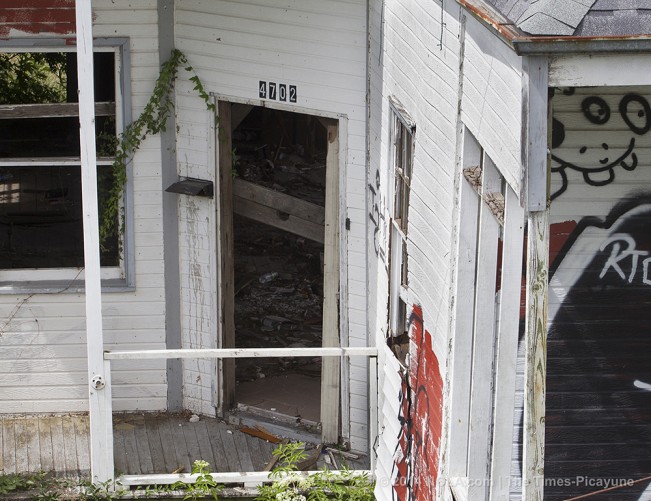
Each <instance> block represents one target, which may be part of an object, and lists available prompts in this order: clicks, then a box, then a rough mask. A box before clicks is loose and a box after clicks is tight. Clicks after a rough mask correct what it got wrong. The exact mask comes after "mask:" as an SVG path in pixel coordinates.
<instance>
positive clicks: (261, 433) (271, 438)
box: [240, 426, 282, 444]
mask: <svg viewBox="0 0 651 501" xmlns="http://www.w3.org/2000/svg"><path fill="white" fill-rule="evenodd" d="M240 431H241V432H242V433H246V434H247V435H251V436H253V437H258V438H261V439H262V440H266V441H267V442H271V443H272V444H279V443H280V442H282V439H281V438H280V437H277V436H276V435H273V434H271V433H269V432H268V431H267V430H265V429H264V428H263V427H262V426H256V427H255V428H252V427H250V426H242V427H240Z"/></svg>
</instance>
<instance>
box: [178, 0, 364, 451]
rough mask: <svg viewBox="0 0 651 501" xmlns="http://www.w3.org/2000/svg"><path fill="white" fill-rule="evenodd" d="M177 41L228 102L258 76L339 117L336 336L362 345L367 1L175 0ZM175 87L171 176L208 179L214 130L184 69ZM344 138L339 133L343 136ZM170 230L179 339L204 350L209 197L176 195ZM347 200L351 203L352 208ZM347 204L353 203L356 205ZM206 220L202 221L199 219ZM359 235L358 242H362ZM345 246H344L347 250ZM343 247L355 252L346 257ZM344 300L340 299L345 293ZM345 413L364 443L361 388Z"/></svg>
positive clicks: (212, 303) (197, 396) (209, 302)
mask: <svg viewBox="0 0 651 501" xmlns="http://www.w3.org/2000/svg"><path fill="white" fill-rule="evenodd" d="M175 16H176V34H175V35H176V45H177V46H178V47H179V48H180V49H181V50H182V51H183V52H184V53H185V54H186V55H187V57H188V59H189V61H190V64H191V65H192V66H193V67H194V68H195V70H196V71H197V73H198V74H199V76H200V77H201V79H202V81H203V84H204V86H205V88H206V90H207V91H208V92H212V93H215V94H219V95H222V96H226V97H228V98H232V99H240V100H241V99H254V100H257V99H258V82H259V81H260V80H270V81H276V82H285V83H287V84H292V85H296V86H297V91H298V101H297V103H296V105H297V107H298V108H304V109H305V110H306V111H305V112H306V113H310V112H311V110H313V112H314V113H317V114H318V113H325V114H333V113H334V114H342V115H345V116H346V117H347V120H346V123H345V127H342V126H341V125H342V123H343V122H340V144H341V145H342V146H341V150H342V155H341V157H340V160H341V161H340V172H341V175H342V177H343V179H342V183H341V186H342V187H343V188H344V191H343V192H342V196H341V198H342V200H343V202H342V203H343V204H345V208H343V207H342V210H347V209H348V208H349V207H350V209H349V210H347V212H346V213H345V214H342V216H343V217H344V218H345V217H349V218H350V220H351V225H350V226H351V229H350V231H346V232H343V233H342V249H344V251H343V253H344V255H346V256H347V257H348V260H349V266H348V268H347V269H345V270H344V271H343V276H347V281H346V282H345V283H344V287H347V294H348V297H345V298H344V299H342V303H341V304H342V305H346V304H348V308H347V311H344V312H342V318H347V319H348V320H349V321H348V326H347V327H346V330H345V331H344V332H342V340H343V342H344V343H347V344H350V345H351V346H364V345H366V343H367V335H366V304H365V302H364V301H361V300H357V299H356V298H360V299H361V298H364V297H365V296H366V262H365V256H363V255H359V251H360V250H361V249H363V248H364V245H365V244H364V242H365V236H366V226H365V223H366V210H365V206H364V203H363V197H364V194H365V189H366V176H365V174H366V153H365V152H366V143H365V137H366V46H367V39H366V2H364V1H362V0H327V1H323V0H321V1H319V0H303V1H299V0H289V1H288V2H284V3H280V2H278V1H277V0H242V1H238V2H232V1H223V0H216V1H211V2H206V1H201V0H182V1H180V2H177V3H176V11H175ZM181 77H182V81H180V82H179V85H178V86H177V112H178V124H179V133H178V150H177V157H178V159H179V173H180V174H181V175H187V176H192V177H199V178H204V179H214V177H215V162H214V155H215V151H214V148H215V147H214V145H213V142H214V138H213V134H214V131H212V130H211V129H210V125H211V120H210V114H209V113H208V112H206V110H205V107H204V106H203V103H202V102H201V101H200V100H199V99H198V98H197V97H196V95H195V93H194V92H193V90H192V87H193V84H192V83H190V82H188V81H187V80H185V81H183V79H186V78H187V75H183V74H182V75H181ZM342 136H345V137H342ZM180 198H182V199H181V200H180V210H179V229H180V256H181V273H182V277H181V287H182V297H183V301H182V315H183V318H182V325H183V339H184V346H186V345H187V346H189V345H190V344H192V345H197V344H202V347H205V348H209V347H212V346H213V344H212V343H215V342H216V336H217V328H216V327H217V324H218V319H217V318H216V315H217V303H216V290H215V287H216V268H215V265H216V261H215V255H216V254H215V253H216V247H215V242H216V230H215V228H216V220H215V207H214V202H212V201H205V200H200V201H199V200H189V198H191V197H180ZM353 204H354V205H353ZM355 209H356V210H355ZM205 223H207V224H205ZM358 242H362V244H361V246H360V245H359V243H358ZM347 246H348V247H347ZM348 248H350V249H353V250H354V251H355V252H357V254H356V255H355V256H348V253H347V251H348ZM348 298H350V301H349V302H347V301H346V300H345V299H348ZM350 366H351V378H350V379H353V377H352V375H353V374H354V376H355V378H358V379H361V380H363V381H366V379H367V369H366V361H365V360H361V359H354V360H351V361H350ZM210 371H211V366H210V364H204V365H203V366H202V365H201V364H191V363H190V364H187V363H186V372H188V373H190V372H191V373H192V375H193V376H195V377H191V376H188V374H186V377H185V378H184V379H186V381H188V379H192V381H194V383H193V384H192V386H191V387H189V388H188V390H189V391H191V393H192V396H191V397H190V395H187V397H186V401H187V403H188V404H191V405H192V407H193V408H196V409H197V410H206V409H211V408H212V406H213V405H214V401H213V400H212V397H211V394H210V391H206V389H210V384H211V375H210ZM343 398H344V399H348V398H349V399H350V407H351V412H350V416H351V420H350V422H348V423H344V425H343V427H344V428H343V430H342V435H343V436H344V437H346V438H350V441H351V445H352V447H353V448H356V449H360V450H366V449H367V447H368V437H367V434H368V430H367V422H366V420H364V419H362V416H364V415H366V413H367V412H368V405H367V398H368V395H367V390H366V386H364V387H361V386H356V387H355V391H352V390H351V391H350V395H349V396H346V395H344V397H343Z"/></svg>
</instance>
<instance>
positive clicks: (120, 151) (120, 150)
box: [99, 49, 217, 247]
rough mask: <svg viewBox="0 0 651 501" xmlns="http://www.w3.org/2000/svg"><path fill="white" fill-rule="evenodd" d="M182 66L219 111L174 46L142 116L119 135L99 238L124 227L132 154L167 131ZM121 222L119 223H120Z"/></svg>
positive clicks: (201, 94) (210, 107) (209, 106)
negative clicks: (174, 92) (153, 136)
mask: <svg viewBox="0 0 651 501" xmlns="http://www.w3.org/2000/svg"><path fill="white" fill-rule="evenodd" d="M181 66H183V68H184V69H185V71H186V72H188V73H192V76H190V77H189V80H190V81H191V82H192V83H193V84H194V87H193V89H194V90H195V91H196V92H197V94H198V96H199V97H200V98H201V99H202V100H203V101H204V103H205V105H206V109H207V110H209V111H211V112H212V113H216V112H217V108H216V106H215V103H213V102H212V99H211V98H210V95H209V94H208V93H207V92H206V90H205V88H204V86H203V83H202V82H201V80H200V79H199V76H198V75H197V74H196V73H195V72H194V69H193V68H192V66H190V65H189V64H188V59H187V57H186V56H185V54H183V53H182V52H181V51H180V50H178V49H174V50H172V54H171V56H170V58H169V59H168V60H167V61H166V62H165V63H163V65H162V66H161V70H160V73H159V75H158V78H157V79H156V83H155V84H154V89H153V91H152V94H151V96H150V98H149V101H148V102H147V104H146V105H145V107H144V109H143V111H142V113H141V114H140V116H139V117H138V118H137V119H136V120H135V121H133V122H132V123H130V124H129V125H127V126H126V127H125V129H124V131H123V132H122V134H120V136H119V138H118V144H117V147H116V151H115V159H114V161H113V175H114V176H115V179H114V183H113V186H112V188H111V190H110V192H109V194H108V197H107V198H106V200H105V201H103V203H104V206H103V207H102V210H103V217H102V220H101V221H100V228H99V234H100V242H101V243H102V247H103V246H104V243H105V242H107V240H108V239H109V238H110V236H111V235H115V234H116V232H117V230H118V228H119V229H120V230H121V231H122V230H124V210H123V207H122V196H123V193H124V187H125V185H126V183H127V165H128V163H129V160H130V159H131V157H132V156H133V155H134V154H135V152H136V151H137V150H138V148H140V145H141V144H142V142H143V141H144V140H145V139H147V137H148V136H150V135H155V134H159V133H160V132H164V131H165V130H166V127H167V121H168V119H169V117H170V115H171V114H172V111H173V110H174V99H173V96H172V92H173V90H174V84H175V82H176V79H177V77H178V71H179V68H180V67H181ZM118 225H119V226H118Z"/></svg>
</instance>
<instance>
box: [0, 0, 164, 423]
mask: <svg viewBox="0 0 651 501" xmlns="http://www.w3.org/2000/svg"><path fill="white" fill-rule="evenodd" d="M20 3H21V4H23V3H24V4H25V6H26V7H29V6H31V5H35V2H20ZM68 4H72V5H74V2H57V5H61V6H66V5H68ZM39 5H40V3H39ZM93 12H94V16H95V24H94V35H95V36H96V37H129V38H130V44H131V59H132V67H131V68H130V72H131V91H132V96H131V97H132V107H133V108H132V115H133V116H136V117H137V116H138V115H139V114H140V111H141V110H142V108H143V107H144V105H145V103H146V101H147V100H148V98H149V95H150V93H151V90H152V88H153V84H154V80H155V78H156V76H157V75H158V42H157V37H158V33H157V7H156V1H155V0H142V1H139V2H137V3H134V2H129V1H126V0H94V1H93ZM23 19H24V18H23ZM72 19H73V22H74V10H73V13H72ZM36 31H39V32H40V28H39V30H36V28H35V27H33V26H32V27H24V28H20V27H14V28H12V31H11V32H10V33H11V37H20V36H23V37H24V36H30V37H34V34H35V32H36ZM73 32H74V29H73ZM53 33H54V34H56V33H58V31H56V30H54V31H52V30H50V31H48V30H46V32H44V33H42V34H41V36H44V37H52V36H53ZM159 144H160V142H159V140H158V138H157V137H152V138H149V139H147V140H146V141H145V142H144V143H143V144H142V146H141V148H140V150H139V151H138V152H137V153H136V155H135V158H134V162H133V166H134V210H135V226H136V227H135V246H134V248H135V254H136V255H135V261H136V270H135V273H136V278H135V280H136V291H135V292H119V293H118V292H111V293H106V294H104V295H103V315H104V338H105V342H106V345H107V348H109V349H149V348H152V349H156V348H158V349H160V348H164V347H165V318H164V315H165V304H164V289H163V287H164V284H163V255H162V251H161V249H162V225H161V208H160V200H161V185H160V151H159ZM0 318H1V319H2V321H0V412H3V413H23V412H70V411H83V410H86V409H87V399H88V386H87V373H86V342H85V338H86V331H85V306H84V296H83V295H80V294H72V293H67V292H62V293H58V294H34V295H30V294H21V295H19V296H18V295H0ZM113 368H114V370H113V385H114V386H113V395H114V404H113V405H114V409H115V410H135V409H141V410H157V409H165V408H166V375H165V363H164V361H151V362H150V361H146V362H140V363H133V362H128V363H123V362H121V363H115V364H113Z"/></svg>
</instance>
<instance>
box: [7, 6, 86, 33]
mask: <svg viewBox="0 0 651 501" xmlns="http://www.w3.org/2000/svg"><path fill="white" fill-rule="evenodd" d="M75 26H76V25H75V1H74V0H5V1H4V2H3V7H2V8H0V38H8V37H9V35H10V34H11V33H12V32H14V31H18V32H22V33H28V34H33V35H40V34H43V33H52V34H57V35H72V34H74V33H75V30H76V29H75Z"/></svg>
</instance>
